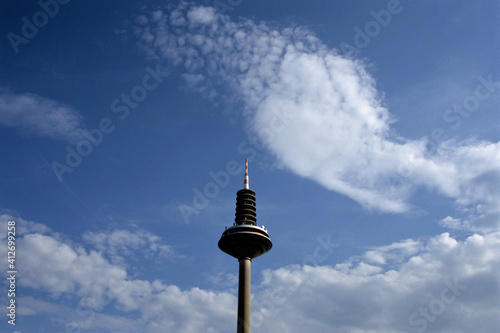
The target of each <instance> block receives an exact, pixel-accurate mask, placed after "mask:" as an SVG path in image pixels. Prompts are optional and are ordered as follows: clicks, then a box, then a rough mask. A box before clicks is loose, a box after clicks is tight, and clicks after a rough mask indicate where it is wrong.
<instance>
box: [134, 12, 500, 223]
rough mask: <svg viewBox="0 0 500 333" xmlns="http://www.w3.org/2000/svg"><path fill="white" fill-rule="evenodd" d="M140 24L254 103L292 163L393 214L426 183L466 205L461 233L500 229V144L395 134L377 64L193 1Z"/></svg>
mask: <svg viewBox="0 0 500 333" xmlns="http://www.w3.org/2000/svg"><path fill="white" fill-rule="evenodd" d="M136 22H137V24H136V26H135V28H134V34H135V35H136V37H137V39H138V43H139V45H140V48H141V50H143V51H144V52H145V53H146V54H147V55H148V56H149V57H152V58H155V59H156V60H164V61H166V62H167V63H169V64H172V65H174V66H178V67H179V68H181V69H183V70H184V71H185V74H183V77H184V78H185V80H186V83H187V85H188V86H189V87H191V88H192V89H194V90H197V91H200V92H202V93H203V94H204V96H206V97H207V98H209V99H214V98H216V97H217V96H219V97H220V98H222V100H223V101H226V102H227V101H235V102H236V104H235V105H240V103H243V105H244V109H243V111H242V112H243V114H244V115H245V116H246V118H247V120H248V130H249V134H250V135H251V136H255V137H257V138H258V140H259V141H260V143H263V144H264V145H265V146H266V147H267V149H268V150H269V151H270V152H272V153H273V154H274V155H275V156H276V158H277V160H278V161H279V163H280V164H281V165H282V166H283V167H284V168H287V169H289V170H291V171H293V172H294V173H296V174H298V175H300V176H303V177H306V178H309V179H312V180H314V181H316V182H318V183H319V184H321V185H323V186H325V187H326V188H328V189H330V190H334V191H337V192H340V193H343V194H345V195H347V196H349V197H350V198H352V199H354V200H356V201H358V202H359V203H360V204H362V205H363V206H365V207H367V208H372V209H378V210H381V211H387V212H406V211H409V210H411V209H412V206H411V198H412V195H413V193H414V191H415V190H416V189H417V188H419V187H425V188H427V189H428V190H429V191H435V192H437V193H440V194H442V195H444V196H447V197H450V198H453V199H455V200H456V203H457V207H458V208H459V212H458V214H459V216H450V218H452V219H455V220H456V221H457V222H456V223H455V227H456V228H469V229H471V228H472V229H481V230H493V229H494V228H495V227H497V226H498V223H499V222H498V221H499V220H500V219H499V215H500V214H499V213H500V212H499V209H498V208H497V206H498V205H496V204H495V202H498V200H499V199H500V193H499V190H498V189H499V188H500V186H499V185H500V177H499V176H498V174H499V171H500V145H499V144H498V143H494V142H482V141H481V142H480V141H469V142H458V143H457V142H454V141H446V142H443V143H441V144H440V145H439V147H437V149H436V151H435V152H430V151H428V150H427V149H426V139H425V138H422V139H419V140H408V139H405V138H404V137H403V136H401V135H399V134H397V133H395V132H394V131H393V130H392V129H391V126H390V125H391V122H392V120H391V115H390V113H389V110H387V108H386V107H385V106H384V103H383V99H382V96H381V94H380V93H379V92H378V91H377V88H376V86H375V80H374V79H373V77H372V76H371V75H370V73H369V72H368V70H367V66H366V64H365V63H364V62H363V61H360V60H356V59H350V58H346V57H344V56H342V55H339V53H338V52H337V50H335V49H329V48H328V47H326V46H325V45H324V44H323V43H322V42H321V41H320V40H318V38H317V37H316V36H315V35H314V34H313V33H312V32H310V31H308V30H307V29H304V28H300V27H273V26H270V25H268V24H266V23H262V22H259V23H257V22H253V21H251V20H247V19H238V20H237V21H232V20H231V19H230V18H229V17H228V16H224V15H221V14H219V13H217V12H216V11H214V10H213V8H211V7H203V6H197V5H194V4H190V3H181V4H180V5H178V6H177V7H176V8H173V9H172V8H171V9H168V10H166V9H165V10H158V9H156V10H154V11H151V12H149V13H146V14H144V15H140V16H138V17H137V20H136ZM221 88H222V89H221ZM221 91H223V93H222V94H221V93H220V92H221ZM224 91H225V93H224ZM228 96H230V97H228ZM443 218H445V216H443Z"/></svg>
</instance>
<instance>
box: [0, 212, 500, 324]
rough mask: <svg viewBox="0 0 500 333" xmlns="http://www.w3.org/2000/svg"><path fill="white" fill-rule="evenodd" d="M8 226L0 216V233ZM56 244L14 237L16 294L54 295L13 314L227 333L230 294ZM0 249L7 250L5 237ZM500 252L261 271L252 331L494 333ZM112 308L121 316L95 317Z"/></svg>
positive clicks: (427, 242) (493, 237)
mask: <svg viewBox="0 0 500 333" xmlns="http://www.w3.org/2000/svg"><path fill="white" fill-rule="evenodd" d="M9 219H12V217H11V216H9V215H2V216H0V226H2V227H5V229H6V223H7V221H8V220H9ZM16 221H18V225H19V226H21V225H22V224H24V223H23V221H24V220H22V219H20V218H16ZM38 226H42V225H38ZM63 238H64V237H61V236H60V235H59V236H55V235H53V234H52V233H51V232H48V233H46V234H40V233H38V232H37V231H36V229H33V230H32V231H31V232H29V231H28V233H27V234H24V236H22V237H19V239H18V252H19V263H18V265H19V269H20V270H21V269H22V272H23V273H22V275H19V281H18V284H19V287H20V288H23V289H24V290H30V289H33V290H37V291H41V292H45V293H47V294H48V295H51V297H47V298H46V299H44V298H39V297H28V298H23V303H20V306H19V313H23V315H26V316H30V315H31V316H36V315H43V316H46V315H48V314H49V315H54V316H55V317H57V318H58V319H57V320H58V322H60V323H61V325H68V324H71V325H73V326H72V327H79V328H81V329H82V331H83V332H85V331H87V330H88V331H92V330H96V329H104V328H106V329H108V330H110V331H111V332H123V331H124V329H125V327H129V328H133V329H135V330H136V331H143V332H165V331H168V332H179V333H180V332H183V333H185V332H226V331H232V330H234V326H235V324H236V295H234V294H231V293H228V292H224V291H209V290H203V289H199V288H191V289H185V290H182V289H180V288H178V287H177V286H175V285H169V284H166V283H165V282H162V281H160V280H155V281H148V280H142V279H137V278H133V277H132V276H131V275H130V274H129V272H127V270H126V269H124V268H123V267H122V266H121V265H119V264H113V263H112V262H110V261H109V260H107V259H106V258H104V257H103V253H104V252H106V251H107V249H106V247H108V246H109V245H104V244H105V243H104V242H102V243H101V245H100V248H101V251H102V252H97V251H95V250H86V249H84V247H83V246H82V245H81V244H80V245H79V244H74V243H71V242H69V241H65V240H62V239H63ZM139 243H140V242H139ZM108 244H109V242H108ZM149 245H150V244H149V243H146V244H143V243H141V244H138V245H137V248H136V250H138V251H148V249H149ZM0 248H1V249H2V250H1V251H2V252H4V251H5V249H6V248H7V246H6V239H5V237H2V238H1V239H0ZM110 248H112V246H111V247H110ZM499 251H500V233H499V232H497V233H491V234H487V235H478V234H474V235H472V236H470V237H468V238H467V239H465V240H464V241H458V240H456V239H454V238H453V237H451V236H450V235H449V234H448V233H443V234H441V235H438V236H436V237H431V238H429V239H420V240H415V239H407V240H403V241H401V242H396V243H393V244H390V245H387V246H381V247H375V248H372V249H369V250H368V251H366V252H365V253H364V254H362V255H360V256H356V257H353V258H350V259H349V260H347V261H345V262H343V263H340V264H338V265H336V266H335V267H330V266H316V267H312V266H298V265H296V266H287V267H282V268H279V269H276V270H266V271H264V272H263V275H262V276H261V277H258V278H256V279H255V280H254V287H253V301H252V302H253V303H252V306H253V312H252V326H253V332H290V333H302V332H308V331H310V332H330V331H334V332H346V333H347V332H384V333H387V332H423V331H426V332H472V331H474V332H493V331H495V329H496V328H497V327H498V325H499V324H500V323H499V318H500V310H499V307H498V300H499V297H500V274H498V273H499V272H500V257H499V256H498V253H499ZM4 254H5V253H4ZM28 254H29V255H28ZM21 259H22V260H21ZM49 262H50V265H48V264H47V263H49ZM0 268H1V269H3V270H4V271H5V270H6V268H7V267H6V263H2V264H0ZM214 278H215V277H214ZM68 297H69V298H70V299H73V300H76V301H78V302H79V304H80V305H79V307H78V310H77V311H76V312H75V311H70V310H69V309H66V310H65V311H61V305H55V304H53V303H51V302H52V300H53V299H54V298H65V299H68ZM110 306H111V307H113V308H115V309H116V310H118V311H117V312H116V311H113V312H114V313H115V314H113V315H107V314H106V313H107V310H106V311H105V312H104V313H102V314H101V312H103V311H104V309H109V307H110ZM105 307H107V308H105ZM50 311H53V313H50ZM48 312H49V313H48ZM134 318H135V319H134ZM123 323H127V325H126V326H124V324H123Z"/></svg>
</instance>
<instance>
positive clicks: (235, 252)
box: [219, 159, 273, 333]
mask: <svg viewBox="0 0 500 333" xmlns="http://www.w3.org/2000/svg"><path fill="white" fill-rule="evenodd" d="M272 246H273V243H272V242H271V239H269V235H268V234H267V230H266V228H264V226H262V227H259V226H257V210H256V208H255V192H254V191H252V190H251V189H250V186H249V182H248V159H246V160H245V181H244V183H243V189H241V190H239V191H238V192H237V193H236V213H235V218H234V223H233V226H232V227H226V230H225V231H224V232H223V233H222V236H221V238H220V240H219V249H221V250H222V251H224V252H226V253H227V254H229V255H230V256H233V257H235V258H236V259H238V262H239V263H240V272H239V274H240V277H239V283H238V324H237V331H236V332H237V333H250V266H251V262H252V259H254V258H256V257H258V256H260V255H262V254H264V253H266V252H268V251H269V250H270V249H271V247H272Z"/></svg>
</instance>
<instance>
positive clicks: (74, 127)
mask: <svg viewBox="0 0 500 333" xmlns="http://www.w3.org/2000/svg"><path fill="white" fill-rule="evenodd" d="M0 124H2V125H4V126H8V127H16V128H19V129H20V130H22V131H23V132H24V133H28V134H33V135H37V136H40V137H48V138H52V139H59V140H65V141H69V142H71V143H75V142H78V141H79V140H82V139H84V138H86V137H88V132H87V130H86V129H85V126H84V123H83V118H82V116H81V115H80V114H79V113H78V112H77V111H76V110H74V109H73V108H71V107H69V106H67V105H64V104H61V103H59V102H56V101H53V100H50V99H48V98H44V97H41V96H38V95H35V94H28V93H25V94H11V93H8V92H4V93H1V94H0Z"/></svg>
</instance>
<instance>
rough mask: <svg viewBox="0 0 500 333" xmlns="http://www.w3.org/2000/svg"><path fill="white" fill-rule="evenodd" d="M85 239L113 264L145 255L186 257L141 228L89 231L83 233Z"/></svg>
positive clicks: (163, 257) (150, 256) (171, 257)
mask: <svg viewBox="0 0 500 333" xmlns="http://www.w3.org/2000/svg"><path fill="white" fill-rule="evenodd" d="M83 240H84V241H85V242H86V243H89V244H92V245H93V246H94V247H95V248H96V249H97V250H98V251H99V252H101V253H102V254H104V255H106V256H107V257H109V258H110V260H111V262H112V263H113V264H125V262H126V261H127V259H128V260H130V259H134V258H136V259H138V260H140V259H142V258H144V257H146V258H152V257H156V258H158V259H160V260H162V259H167V260H174V259H179V258H184V256H183V255H181V254H178V253H177V252H176V251H175V250H174V249H173V248H172V246H170V245H166V244H162V243H161V238H160V237H158V236H156V235H154V234H153V233H151V232H149V231H147V230H144V229H141V228H134V229H133V230H127V229H114V230H110V231H107V232H104V231H101V232H90V231H89V232H86V233H85V234H84V235H83Z"/></svg>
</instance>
